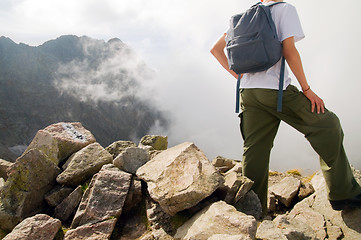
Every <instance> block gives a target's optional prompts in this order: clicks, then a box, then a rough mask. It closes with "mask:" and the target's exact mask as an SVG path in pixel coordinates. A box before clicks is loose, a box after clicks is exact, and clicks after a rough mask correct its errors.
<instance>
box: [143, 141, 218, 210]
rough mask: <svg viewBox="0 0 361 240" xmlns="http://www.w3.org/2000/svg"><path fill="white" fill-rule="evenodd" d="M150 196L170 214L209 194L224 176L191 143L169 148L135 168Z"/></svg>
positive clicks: (191, 205) (195, 202)
mask: <svg viewBox="0 0 361 240" xmlns="http://www.w3.org/2000/svg"><path fill="white" fill-rule="evenodd" d="M137 176H138V177H139V178H140V179H142V180H144V181H145V182H146V183H147V184H148V191H149V194H150V196H151V197H152V198H153V199H154V200H155V201H157V202H158V203H159V204H160V206H161V207H162V208H163V209H164V211H165V212H166V213H168V214H170V215H174V214H175V213H177V212H179V211H182V210H184V209H188V208H191V207H193V206H195V205H196V204H197V203H199V202H200V201H201V200H203V199H204V198H206V197H208V196H209V195H211V194H212V193H213V192H214V191H215V190H216V189H217V188H218V187H219V186H220V185H221V183H222V182H223V178H222V176H221V175H220V173H219V172H218V171H217V170H216V169H215V167H214V166H213V165H212V164H211V163H210V161H209V160H208V159H207V157H206V156H205V155H204V153H203V152H202V151H201V150H199V149H198V148H197V147H196V146H195V145H194V144H193V143H189V142H186V143H183V144H179V145H177V146H175V147H172V148H169V149H167V150H165V151H163V152H161V153H159V154H158V155H157V156H155V157H154V158H153V159H152V160H150V161H149V162H147V163H146V164H145V165H143V166H142V167H140V168H139V169H138V170H137Z"/></svg>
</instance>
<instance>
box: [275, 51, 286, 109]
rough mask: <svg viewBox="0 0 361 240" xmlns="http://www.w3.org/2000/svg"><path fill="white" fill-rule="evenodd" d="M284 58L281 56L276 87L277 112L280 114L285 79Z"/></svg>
mask: <svg viewBox="0 0 361 240" xmlns="http://www.w3.org/2000/svg"><path fill="white" fill-rule="evenodd" d="M285 64H286V62H285V57H283V56H282V64H281V71H280V81H279V85H278V99H277V112H282V98H283V82H284V78H285Z"/></svg>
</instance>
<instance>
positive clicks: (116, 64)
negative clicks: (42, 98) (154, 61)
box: [54, 37, 154, 104]
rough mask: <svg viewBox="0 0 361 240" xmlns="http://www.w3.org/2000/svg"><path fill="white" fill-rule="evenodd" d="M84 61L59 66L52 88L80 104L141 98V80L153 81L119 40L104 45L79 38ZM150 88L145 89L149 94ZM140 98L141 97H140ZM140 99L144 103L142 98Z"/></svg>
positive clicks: (145, 66)
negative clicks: (78, 101)
mask: <svg viewBox="0 0 361 240" xmlns="http://www.w3.org/2000/svg"><path fill="white" fill-rule="evenodd" d="M80 46H81V48H82V52H83V54H84V56H85V57H84V58H76V59H74V60H72V61H71V62H66V63H62V64H60V65H59V67H58V69H57V71H56V74H55V76H54V85H55V86H56V88H57V89H58V90H60V91H61V92H66V93H67V94H70V95H72V96H73V97H75V98H77V99H79V100H80V101H83V102H93V103H97V102H99V101H102V102H116V103H122V104H124V103H126V102H125V101H122V100H123V99H124V98H129V97H134V96H138V95H140V94H141V93H142V92H143V91H146V90H144V86H146V85H144V86H143V85H142V84H140V80H141V79H152V78H153V75H154V73H153V71H152V70H151V69H150V68H149V67H148V66H147V65H146V64H145V63H144V62H143V61H142V60H141V59H140V58H139V57H138V56H137V55H136V53H135V52H134V51H133V50H131V49H130V48H129V47H128V46H126V45H125V44H124V43H123V42H121V41H120V40H111V41H109V42H108V43H105V42H104V41H101V40H93V39H90V38H88V37H81V38H80ZM149 89H150V88H147V90H148V91H149ZM139 97H140V98H141V96H139ZM141 99H144V98H143V97H142V98H141Z"/></svg>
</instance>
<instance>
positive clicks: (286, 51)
mask: <svg viewBox="0 0 361 240" xmlns="http://www.w3.org/2000/svg"><path fill="white" fill-rule="evenodd" d="M282 44H283V56H284V57H285V58H286V60H287V63H288V66H290V68H291V70H292V72H293V74H294V75H295V77H296V78H297V80H298V82H299V83H300V85H301V88H302V91H303V94H304V95H305V96H306V97H307V98H308V99H309V100H310V101H311V111H312V112H314V111H315V107H316V109H317V113H320V112H322V113H324V112H325V104H324V102H323V100H322V99H321V98H320V97H319V96H317V95H316V94H315V93H314V92H313V91H312V89H310V86H309V85H308V83H307V80H306V76H305V73H304V71H303V66H302V61H301V57H300V54H299V53H298V51H297V49H296V46H295V40H294V38H293V37H290V38H287V39H285V40H283V42H282Z"/></svg>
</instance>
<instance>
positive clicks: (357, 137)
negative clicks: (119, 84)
mask: <svg viewBox="0 0 361 240" xmlns="http://www.w3.org/2000/svg"><path fill="white" fill-rule="evenodd" d="M288 2H289V3H291V4H293V5H294V6H296V8H297V10H298V14H299V16H300V19H301V23H302V26H303V29H304V32H305V34H306V38H305V39H303V40H302V41H301V42H299V43H297V47H298V49H299V52H300V54H301V57H302V60H303V64H304V69H305V72H306V75H307V78H308V81H309V84H310V85H311V87H312V89H313V90H314V91H315V92H316V93H317V94H318V95H319V96H321V97H322V98H323V99H324V101H325V103H326V107H327V108H329V109H330V110H332V111H333V112H335V113H336V114H337V115H338V116H339V118H340V120H341V123H342V126H343V129H344V132H345V141H344V144H345V148H346V151H347V153H348V156H349V160H350V162H351V163H352V164H353V165H354V166H356V167H357V168H358V169H361V124H360V120H359V119H361V110H360V109H361V107H360V103H361V94H359V91H358V89H359V87H360V86H361V83H360V82H361V79H360V77H359V73H358V69H359V68H360V57H359V56H361V47H360V45H359V44H360V43H361V28H360V27H359V24H360V22H361V14H360V13H359V9H361V2H360V1H359V0H343V1H336V0H329V1H315V0H300V1H297V0H289V1H288ZM254 3H256V1H252V0H227V1H209V0H172V1H169V0H76V1H64V0H1V1H0V29H1V30H0V31H1V32H0V35H3V36H6V37H9V38H11V39H12V40H13V41H15V42H16V43H21V42H22V43H25V44H28V45H31V46H38V45H40V44H42V43H44V42H45V41H47V40H50V39H55V38H57V37H59V36H61V35H67V34H74V35H78V36H83V35H86V36H89V37H92V38H95V39H103V40H105V41H108V40H109V39H111V38H114V37H117V38H119V39H121V40H122V41H123V42H125V43H126V44H127V45H129V46H131V47H132V48H133V49H134V50H135V51H136V52H137V53H138V54H139V56H140V57H141V58H143V59H144V60H145V61H146V63H147V64H148V65H149V67H151V68H153V69H154V71H155V72H156V74H155V76H154V78H152V79H143V80H142V81H144V82H145V83H147V84H148V85H153V86H154V87H156V89H157V91H156V93H153V92H152V93H151V94H153V95H154V96H147V97H152V98H154V99H155V100H156V101H157V102H158V104H159V106H160V107H161V108H162V109H164V110H167V111H169V114H170V116H171V117H172V119H173V124H172V128H171V129H170V131H169V132H167V133H166V134H167V135H168V136H169V145H170V146H173V145H175V144H178V143H181V142H184V141H191V142H194V143H195V144H196V145H197V146H198V147H199V148H201V149H202V150H203V151H204V152H205V153H206V155H207V156H208V157H209V158H210V159H212V158H214V157H215V156H217V155H222V156H225V157H229V158H234V159H241V158H242V140H241V137H240V133H239V126H238V125H239V121H238V117H237V115H236V114H235V113H234V107H235V96H234V92H235V79H233V78H232V77H231V76H230V75H228V73H227V72H226V71H225V70H223V69H222V68H221V67H220V66H219V65H218V63H217V62H216V60H215V59H214V58H213V57H212V56H211V54H210V53H209V49H210V48H211V46H212V44H213V43H214V42H215V41H216V40H217V39H218V37H219V36H220V35H221V34H222V33H223V32H224V31H225V30H226V28H227V26H228V20H229V17H230V16H231V15H233V14H236V13H239V12H242V11H244V10H245V9H246V8H248V7H250V6H251V5H252V4H254ZM293 84H295V85H296V86H298V84H297V81H296V80H295V79H294V78H293ZM153 133H154V134H163V133H164V132H161V131H160V132H157V130H154V132H153ZM292 168H299V169H303V170H305V172H310V171H314V170H318V169H319V162H318V157H317V155H316V154H315V153H314V152H313V150H312V148H311V147H310V146H309V144H308V142H307V141H306V140H305V139H304V137H303V136H302V134H300V133H298V132H296V131H295V130H293V129H291V128H290V127H289V126H287V125H284V124H283V125H281V128H280V130H279V133H278V135H277V137H276V140H275V147H274V149H273V152H272V156H271V169H273V170H278V171H284V170H288V169H292Z"/></svg>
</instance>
